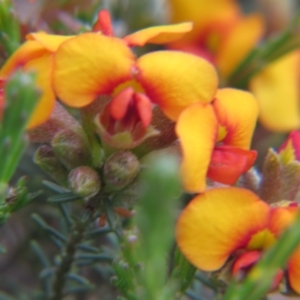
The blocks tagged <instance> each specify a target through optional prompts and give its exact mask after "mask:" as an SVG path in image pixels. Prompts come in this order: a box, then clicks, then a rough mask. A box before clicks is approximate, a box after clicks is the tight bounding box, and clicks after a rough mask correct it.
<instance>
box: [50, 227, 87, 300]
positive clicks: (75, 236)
mask: <svg viewBox="0 0 300 300" xmlns="http://www.w3.org/2000/svg"><path fill="white" fill-rule="evenodd" d="M86 226H87V224H86V222H84V223H79V222H78V223H76V224H74V227H73V228H72V230H71V235H70V237H69V239H68V241H67V243H66V246H65V248H64V250H63V252H62V257H61V259H62V260H61V262H60V264H59V266H58V267H57V269H56V271H55V275H54V280H53V284H52V294H51V297H50V300H61V299H62V298H63V293H64V287H65V283H66V275H67V274H68V273H69V271H70V269H71V266H72V263H73V261H74V257H75V254H76V249H77V246H78V245H79V244H80V243H81V242H82V239H83V235H84V232H85V228H86Z"/></svg>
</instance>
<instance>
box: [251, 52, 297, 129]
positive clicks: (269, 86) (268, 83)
mask: <svg viewBox="0 0 300 300" xmlns="http://www.w3.org/2000/svg"><path fill="white" fill-rule="evenodd" d="M299 62H300V52H299V51H294V52H292V53H289V54H287V55H286V56H284V57H282V58H280V59H279V60H277V61H275V62H273V63H271V64H269V65H268V66H267V67H265V68H264V69H263V70H262V71H261V72H260V73H259V74H257V75H256V76H255V77H254V78H253V79H252V80H251V83H250V89H251V91H252V92H253V93H254V94H255V95H256V97H257V99H258V104H259V111H260V115H259V120H260V122H261V123H262V125H263V126H265V127H266V128H267V129H269V130H272V131H278V132H287V131H290V130H292V129H296V128H299V126H300V116H299V109H300V107H299V91H300V90H299Z"/></svg>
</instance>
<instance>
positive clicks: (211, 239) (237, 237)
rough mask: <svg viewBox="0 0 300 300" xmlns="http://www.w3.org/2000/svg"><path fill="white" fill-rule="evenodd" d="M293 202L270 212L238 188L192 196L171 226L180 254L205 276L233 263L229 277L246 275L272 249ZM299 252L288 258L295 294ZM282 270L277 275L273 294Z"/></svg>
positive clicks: (290, 216)
mask: <svg viewBox="0 0 300 300" xmlns="http://www.w3.org/2000/svg"><path fill="white" fill-rule="evenodd" d="M298 212H299V208H298V205H297V203H296V202H290V203H289V202H286V203H285V204H284V205H283V206H282V207H280V206H277V207H271V206H269V205H268V204H267V203H265V202H264V201H262V200H261V199H259V198H258V196H256V195H255V194H253V193H252V192H250V191H248V190H246V189H241V188H217V189H211V190H208V191H206V192H205V193H203V194H200V195H198V196H196V197H195V198H194V199H193V200H192V201H191V202H190V203H189V204H188V206H187V207H186V208H185V209H184V210H183V212H182V214H181V215H180V217H179V219H178V222H177V225H176V238H177V243H178V246H179V248H180V249H181V251H182V253H183V254H184V255H185V256H186V257H187V259H188V260H189V261H190V262H191V263H192V264H193V265H195V266H196V267H197V268H199V269H201V270H204V271H216V270H218V269H220V268H221V267H222V266H223V265H224V264H225V263H226V262H227V260H228V259H229V257H231V258H232V269H231V271H232V274H233V275H236V274H237V273H239V272H243V271H246V272H247V269H249V268H251V267H252V266H253V264H254V263H255V262H257V260H258V259H259V257H260V255H261V253H262V252H263V251H264V250H265V249H267V248H269V247H270V246H271V245H273V244H274V243H275V242H276V240H277V238H278V237H279V236H280V234H281V233H282V232H283V230H284V229H286V228H287V227H288V226H289V225H290V224H291V223H292V222H293V220H294V219H295V217H296V215H297V213H298ZM299 268H300V247H298V248H297V249H296V250H295V252H294V253H293V254H292V256H291V257H290V259H289V261H288V264H287V267H286V269H287V275H288V280H289V283H290V285H291V287H292V288H293V289H294V290H295V291H296V292H298V293H300V273H299ZM282 276H283V270H278V273H277V275H276V278H274V282H273V285H274V286H273V288H275V287H276V285H278V283H279V281H280V279H281V278H282Z"/></svg>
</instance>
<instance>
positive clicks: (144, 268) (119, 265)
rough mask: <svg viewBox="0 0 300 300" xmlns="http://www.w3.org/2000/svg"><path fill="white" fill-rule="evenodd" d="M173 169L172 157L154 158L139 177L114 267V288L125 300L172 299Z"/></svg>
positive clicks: (175, 177) (175, 190)
mask: <svg viewBox="0 0 300 300" xmlns="http://www.w3.org/2000/svg"><path fill="white" fill-rule="evenodd" d="M177 167H178V166H177V161H176V160H175V159H174V158H173V157H172V156H171V157H170V156H169V157H167V156H157V157H156V159H155V161H153V163H152V164H151V167H147V168H146V170H145V171H144V173H143V176H142V187H141V197H140V199H139V204H138V207H137V212H136V217H135V218H134V221H133V224H132V227H131V229H130V230H129V231H128V232H125V234H124V240H123V243H124V245H123V252H122V258H121V259H120V260H119V261H117V262H116V263H115V264H114V269H115V272H116V279H115V284H116V285H117V287H118V288H119V289H120V290H121V291H122V293H123V295H124V296H125V297H126V299H130V300H135V299H145V300H147V299H149V300H150V299H157V300H159V299H161V300H167V299H174V297H175V294H176V288H175V282H177V280H173V279H174V278H172V280H169V281H168V272H169V270H168V269H169V263H168V256H169V253H170V250H171V248H172V245H173V242H174V223H175V217H176V208H177V205H178V201H177V200H176V199H177V198H178V195H179V194H180V188H179V187H180V182H179V178H178V173H177ZM174 277H175V276H174ZM167 281H168V284H166V283H167Z"/></svg>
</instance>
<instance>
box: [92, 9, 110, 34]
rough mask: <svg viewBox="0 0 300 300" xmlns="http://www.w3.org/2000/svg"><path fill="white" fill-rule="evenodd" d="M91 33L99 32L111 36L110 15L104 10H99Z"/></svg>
mask: <svg viewBox="0 0 300 300" xmlns="http://www.w3.org/2000/svg"><path fill="white" fill-rule="evenodd" d="M93 31H101V33H102V34H104V35H107V36H113V35H114V30H113V27H112V24H111V18H110V13H109V11H108V10H106V9H102V10H100V12H99V13H98V20H97V22H96V23H95V25H94V26H93Z"/></svg>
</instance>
